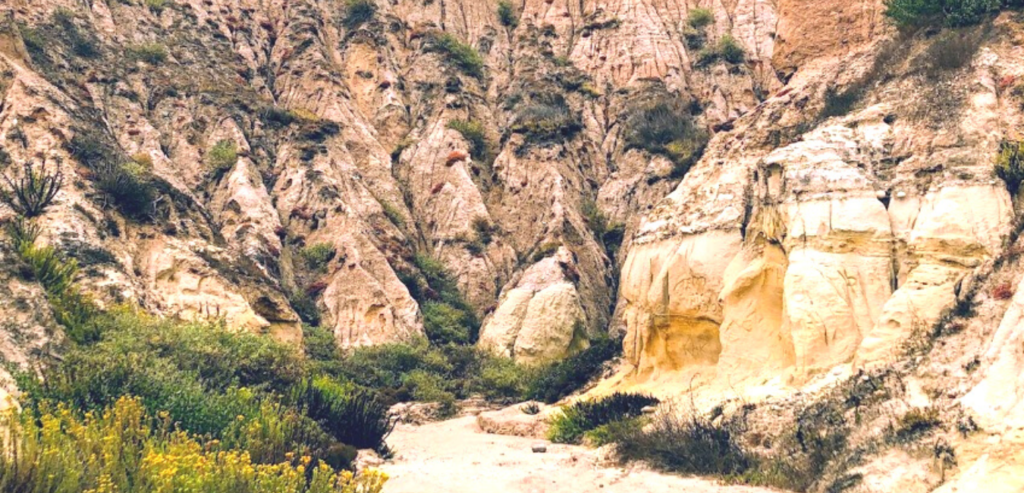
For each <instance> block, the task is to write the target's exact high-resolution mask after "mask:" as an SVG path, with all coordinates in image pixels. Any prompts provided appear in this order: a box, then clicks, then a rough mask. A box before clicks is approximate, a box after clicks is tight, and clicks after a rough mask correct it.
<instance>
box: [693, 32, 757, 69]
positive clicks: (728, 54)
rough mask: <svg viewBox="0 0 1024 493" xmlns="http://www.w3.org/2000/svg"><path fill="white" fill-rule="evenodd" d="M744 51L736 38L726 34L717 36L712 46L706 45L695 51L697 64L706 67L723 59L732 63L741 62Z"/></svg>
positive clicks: (744, 56)
mask: <svg viewBox="0 0 1024 493" xmlns="http://www.w3.org/2000/svg"><path fill="white" fill-rule="evenodd" d="M745 58H746V52H745V51H744V50H743V47H742V46H741V45H740V43H739V41H737V40H736V38H734V37H732V35H731V34H726V35H725V36H722V37H721V38H719V40H718V43H717V44H716V45H715V46H714V47H708V48H705V49H703V50H701V51H700V52H699V53H697V66H698V67H707V66H708V65H711V64H713V63H715V62H718V61H724V62H726V63H731V64H733V65H738V64H740V63H743V60H744V59H745Z"/></svg>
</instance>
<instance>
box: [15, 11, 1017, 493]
mask: <svg viewBox="0 0 1024 493" xmlns="http://www.w3.org/2000/svg"><path fill="white" fill-rule="evenodd" d="M359 4H360V2H353V1H348V2H346V1H341V0H297V1H287V0H175V1H156V0H147V1H141V0H107V1H104V0H87V1H78V0H44V1H33V0H9V1H8V2H5V3H4V5H3V6H0V147H2V149H3V153H0V158H2V159H0V164H2V165H3V166H4V170H5V171H8V170H9V171H10V172H12V173H16V172H17V170H18V169H19V168H18V165H17V163H24V162H30V161H31V162H41V161H44V160H45V161H46V162H48V163H51V164H55V165H58V166H60V168H61V169H62V170H63V172H64V174H65V175H66V176H67V177H69V180H68V186H66V187H64V189H63V190H62V192H61V193H60V194H59V196H58V198H57V201H56V203H55V205H54V206H53V207H52V208H51V210H50V211H49V212H48V213H47V214H46V215H45V216H44V217H43V218H42V223H43V225H44V240H45V241H46V242H48V243H49V244H52V245H55V246H57V247H58V248H59V249H61V250H62V251H64V252H66V253H67V254H68V255H70V256H72V257H74V258H76V259H77V260H78V261H79V263H80V264H81V265H83V267H84V269H83V271H84V276H83V278H82V279H81V280H80V282H81V284H82V285H83V286H84V287H86V288H87V290H88V291H89V292H90V293H91V294H92V295H94V296H95V297H96V298H97V299H98V300H99V301H100V302H102V303H105V304H114V303H118V302H122V301H125V300H131V301H133V302H137V303H138V304H140V305H141V306H143V307H144V308H145V309H147V310H149V311H152V312H155V313H160V314H163V315H166V316H178V317H183V318H193V317H223V318H225V319H226V320H227V322H228V323H230V324H232V325H233V326H238V327H245V328H248V329H251V330H257V331H265V332H268V333H271V334H273V335H275V336H277V337H280V338H282V339H286V340H296V339H298V338H299V337H301V331H300V330H299V327H300V324H301V323H302V322H303V321H306V322H311V321H319V322H320V323H321V324H322V325H325V326H329V327H332V328H333V330H334V333H335V336H336V339H337V341H338V343H339V344H340V345H342V346H353V345H366V344H375V343H381V342H387V341H396V340H403V339H407V338H409V337H412V336H415V335H417V334H421V333H422V332H423V317H422V313H421V310H422V308H423V306H424V304H425V303H426V302H428V301H430V300H431V299H433V298H432V296H434V295H435V294H436V293H432V292H430V289H429V287H427V288H426V289H423V288H424V286H422V282H421V278H422V277H423V273H422V272H420V270H421V267H422V265H419V264H418V262H417V258H420V257H424V256H425V257H427V258H430V259H433V260H436V261H437V262H440V264H441V265H442V266H443V267H444V268H445V269H446V270H447V271H448V272H450V273H451V274H452V276H453V278H454V279H455V281H456V284H457V287H458V290H459V292H460V293H461V296H462V297H464V299H465V301H466V303H467V305H468V306H469V307H470V308H471V309H472V310H473V311H474V312H475V315H476V316H478V317H479V318H480V319H481V320H482V327H481V330H480V344H481V345H482V346H485V347H487V348H489V349H491V350H493V351H495V352H499V353H503V354H507V355H510V356H514V357H516V358H517V359H518V360H520V361H524V362H534V361H543V360H549V359H554V358H558V357H561V356H563V355H565V354H566V353H567V352H570V351H575V350H578V349H579V348H582V347H585V346H586V345H587V344H588V343H589V341H590V340H592V339H593V338H595V337H599V336H603V335H604V334H605V333H606V332H608V333H611V334H612V335H622V336H624V338H625V342H624V351H625V359H626V360H627V364H626V365H624V366H625V368H623V370H622V372H621V374H620V375H618V376H617V377H616V378H615V379H614V381H612V382H609V383H608V386H609V387H611V386H629V387H633V388H641V389H649V390H653V391H656V392H661V393H668V394H672V393H676V392H681V391H684V390H687V389H690V388H693V387H694V386H697V387H703V388H706V389H707V390H706V392H705V395H706V396H708V399H711V400H712V401H713V400H716V399H718V400H720V399H721V398H722V397H723V392H726V390H723V389H727V390H728V392H735V393H738V394H740V395H743V396H747V397H750V396H758V397H761V396H776V397H778V398H786V397H787V396H791V395H792V392H794V391H796V390H798V389H801V388H804V389H807V388H818V387H815V385H824V383H832V382H835V381H838V380H840V379H841V378H843V377H846V376H849V375H851V374H855V372H857V371H860V370H875V369H878V368H886V367H888V366H889V365H893V364H900V363H901V362H905V358H903V356H904V355H905V354H906V353H905V349H906V346H907V344H908V343H912V342H913V341H915V340H917V337H918V336H920V335H921V334H924V333H930V331H932V330H933V328H934V327H935V326H936V325H942V324H946V323H947V322H949V320H948V313H949V311H950V310H951V309H953V308H955V307H956V306H958V304H960V303H963V302H965V300H971V299H973V297H976V296H978V293H983V294H984V293H985V292H986V290H987V289H990V288H991V287H992V286H994V284H993V283H996V282H997V281H996V280H992V279H989V278H988V277H985V276H986V275H988V274H990V273H992V272H996V274H998V276H1003V277H1001V278H999V279H998V282H999V283H1011V284H1013V285H1016V284H1017V283H1018V282H1020V279H1019V277H1020V276H1018V275H1015V274H1013V269H1012V266H1013V264H1014V263H1015V262H1016V261H1015V260H1012V261H1010V262H1008V263H1007V262H1005V261H1002V263H999V262H1001V261H1000V260H999V259H1005V258H1006V256H1007V255H1008V254H1009V253H1010V250H1012V246H1013V241H1015V239H1016V231H1015V228H1014V224H1015V207H1014V203H1015V202H1014V201H1015V199H1016V197H1011V195H1010V193H1009V192H1008V191H1007V186H1006V184H1005V183H1004V182H1003V181H1002V180H1001V179H999V178H997V177H996V176H995V174H994V173H993V166H992V163H993V160H994V157H995V156H996V154H997V153H998V152H999V149H1000V145H1001V143H1002V142H1004V141H1006V140H1015V139H1019V138H1020V128H1021V127H1020V125H1021V102H1020V96H1019V94H1020V92H1019V91H1018V90H1016V87H1017V84H1018V82H1017V81H1018V79H1019V78H1020V77H1022V76H1024V65H1022V64H1021V63H1020V62H1019V56H1020V47H1019V43H1020V39H1021V36H1022V30H1021V27H1020V23H1019V22H1018V21H1017V20H1016V19H1015V18H1014V16H1013V14H1010V13H1004V14H1003V15H1001V16H1000V17H999V18H997V19H996V20H995V21H994V22H993V23H991V24H986V25H985V26H981V27H977V28H972V29H969V30H966V31H964V32H962V33H960V34H958V35H955V36H953V37H951V36H946V35H939V34H936V33H923V34H918V35H916V36H912V37H907V36H904V35H901V34H899V33H897V32H896V30H895V29H893V28H892V27H890V26H888V25H887V24H886V23H885V20H884V18H883V16H882V10H883V8H884V7H883V5H882V2H881V1H880V0H857V1H853V2H840V1H811V0H726V1H718V0H714V1H711V0H699V1H693V0H688V1H680V0H600V1H598V0H594V1H591V0H584V1H581V2H555V1H552V0H522V1H515V2H511V3H509V4H507V5H509V6H511V7H512V8H511V17H509V18H503V17H501V16H499V15H498V14H497V12H498V10H499V2H497V1H496V0H495V1H480V0H392V1H387V2H384V1H378V2H374V3H372V9H370V10H369V11H368V12H369V14H368V15H365V16H360V15H356V14H359V12H357V11H355V10H354V9H355V8H356V7H357V6H358V5H359ZM363 5H364V6H365V5H366V4H363ZM698 8H699V9H707V12H708V13H709V14H710V19H709V20H707V21H705V22H701V23H697V22H691V21H690V19H689V17H690V16H691V12H692V11H693V10H694V9H698ZM730 43H732V44H733V45H734V46H738V47H740V48H741V49H742V56H740V57H738V58H736V57H730V56H729V55H727V54H725V52H724V51H722V50H725V49H727V48H728V46H727V45H729V44H730ZM466 47H469V48H470V49H469V52H467V51H466V50H465V48H466ZM716 50H719V51H718V52H716ZM947 54H948V55H949V56H946V55H947ZM666 114H670V115H673V116H672V117H673V118H675V119H673V120H672V121H671V122H670V124H669V125H668V126H669V127H671V128H672V129H678V128H685V130H686V131H685V132H683V133H682V134H678V135H676V134H672V135H668V136H667V137H666V136H662V135H654V136H652V135H645V134H639V133H638V132H640V131H639V130H637V129H638V128H645V127H644V126H643V125H644V124H646V123H648V122H651V121H658V119H659V118H662V117H663V116H664V115H666ZM659 139H660V140H659ZM705 146H706V148H705ZM225 153H227V154H229V155H230V157H231V159H228V160H223V159H220V156H222V155H223V154H225ZM698 156H699V157H700V158H699V160H698V159H697V157H698ZM126 182H127V185H126V184H125V183H126ZM140 183H141V184H140ZM126 187H128V188H126ZM9 216H11V213H10V211H8V210H6V209H3V210H0V218H7V217H9ZM314 247H321V248H322V250H321V251H322V252H328V251H329V252H330V254H329V255H326V256H324V257H323V258H322V259H321V261H318V262H311V261H309V260H308V257H309V255H307V252H308V251H309V249H310V248H314ZM4 253H5V254H6V252H4ZM997 263H999V268H998V269H997V268H996V267H994V266H995V264H997ZM5 265H6V264H5ZM1006 265H1009V267H1006ZM0 275H2V276H5V278H7V279H8V281H5V282H4V283H3V285H4V286H5V287H4V288H3V289H0V299H2V300H3V303H2V305H0V313H2V314H3V318H4V320H5V322H4V325H3V330H2V335H3V337H4V339H5V340H4V341H3V343H2V344H0V353H2V355H3V358H4V360H5V361H8V362H14V363H19V364H20V363H27V362H28V361H29V360H31V359H32V358H35V357H38V356H40V355H43V354H46V353H48V352H51V351H52V347H53V346H55V345H59V342H60V336H59V335H56V336H55V335H54V334H59V331H57V330H56V327H55V324H54V322H53V320H52V317H50V316H49V314H48V313H46V310H45V308H44V306H45V303H43V302H42V300H43V294H42V293H41V291H40V290H39V289H38V287H37V286H34V285H32V284H31V283H27V282H23V281H22V280H19V279H18V278H17V276H16V273H13V272H0ZM993 275H995V274H993ZM998 276H997V277H998ZM1004 278H1005V279H1004ZM986 283H988V284H986ZM1016 298H1019V296H1018V297H1016ZM1016 298H1014V299H1013V300H1012V301H1009V302H1006V301H1005V300H1000V302H999V303H996V302H994V301H993V302H992V303H991V304H992V306H990V307H988V309H987V310H988V311H986V312H985V315H984V317H982V316H979V317H976V318H970V317H964V318H965V320H973V322H970V324H967V322H964V324H967V325H970V326H971V327H973V328H974V329H976V330H965V331H962V332H959V333H958V334H959V335H958V336H957V337H959V338H960V339H957V340H955V341H952V342H950V343H949V344H948V345H949V347H946V346H943V348H944V349H941V350H940V349H931V348H930V349H929V351H931V352H925V353H924V354H926V355H928V358H932V359H934V360H935V361H939V362H936V363H928V364H924V363H922V364H921V365H920V366H919V367H917V366H916V367H914V368H913V369H905V373H908V374H910V373H912V372H920V371H925V370H920V369H919V368H933V370H934V367H933V366H929V365H938V366H939V367H941V369H939V370H934V372H937V373H939V374H942V373H943V372H952V373H955V374H956V378H954V379H953V380H955V383H950V381H947V380H943V378H947V377H948V375H945V374H943V375H944V376H943V377H942V378H940V379H939V380H937V381H941V382H942V385H952V386H954V387H956V391H955V392H952V393H951V394H950V395H947V396H946V397H944V399H945V400H944V401H942V402H944V403H945V404H948V406H947V407H949V408H953V407H956V408H958V409H959V407H960V406H962V407H963V408H965V409H968V410H970V411H971V412H972V413H973V415H974V416H976V419H977V420H978V421H980V422H983V424H982V426H983V429H985V430H986V433H990V434H991V435H990V436H994V437H998V441H999V444H998V446H992V447H989V445H988V444H987V442H985V443H982V442H984V440H982V439H980V438H977V436H975V437H974V438H971V439H969V440H968V439H966V438H965V439H964V440H961V441H959V442H957V443H961V442H962V443H963V447H964V449H963V450H965V452H964V455H963V456H964V457H966V459H964V461H962V463H961V464H960V468H959V469H958V472H957V473H956V474H957V475H956V476H955V477H956V479H955V480H954V481H953V482H951V483H949V484H950V485H956V484H957V483H956V481H960V482H961V483H960V484H961V485H962V486H960V488H962V489H961V491H963V490H964V489H963V488H966V489H967V490H969V489H971V488H972V487H974V486H971V485H975V486H977V485H978V484H982V483H972V482H971V481H982V480H983V479H985V478H986V477H996V476H994V475H996V474H997V473H996V472H993V471H1015V470H1016V469H1013V467H1016V465H1018V464H1019V462H1020V460H1021V457H1019V454H1018V455H1014V454H1016V452H1013V450H1015V449H1014V447H1016V446H1017V445H1019V443H1020V441H1021V440H1024V438H1022V437H1024V435H1022V434H1021V430H1022V429H1024V418H1022V416H1021V413H1022V412H1024V405H1021V404H1020V403H1019V402H1018V401H1020V400H1021V399H1018V398H1017V397H1013V398H1005V399H1002V398H999V396H1004V397H1005V396H1020V395H1021V392H1024V383H1022V382H1021V381H1020V378H1019V374H1020V367H1021V365H1022V364H1024V362H1022V361H1020V354H1019V351H1017V350H1016V349H1014V348H1018V349H1019V345H1020V341H1019V339H1020V337H1021V336H1020V332H1021V329H1020V327H1019V325H1020V324H1019V323H1018V322H1019V320H1018V319H1019V318H1020V313H1019V311H1020V310H1019V308H1020V307H1019V306H1018V305H1020V304H1021V303H1022V301H1021V300H1018V299H1016ZM1007 305H1008V307H1007ZM1004 312H1005V315H1004ZM1000 320H1001V322H1000ZM985 327H988V329H986V328H985ZM995 327H998V330H995ZM989 329H992V330H989ZM961 339H962V340H961ZM954 348H956V349H954ZM942 351H946V352H958V351H959V352H962V353H963V354H961V355H959V356H958V357H955V358H954V357H952V356H949V355H948V354H946V353H943V352H942ZM975 356H977V363H976V364H974V367H976V368H978V369H977V371H976V372H975V371H973V370H972V371H971V372H966V371H963V369H962V368H963V365H964V364H966V362H968V361H973V358H975ZM964 358H970V359H966V360H965V359H964ZM929 361H931V360H929ZM951 361H952V362H951ZM943 365H945V366H943ZM958 369H959V370H958ZM901 371H904V370H901ZM927 371H932V370H927ZM961 373H962V374H961ZM968 373H969V374H968ZM823 382H824V383H823ZM933 383H934V382H933ZM935 385H937V386H938V385H939V384H938V383H935ZM825 386H827V385H825ZM730 395H733V394H730ZM938 401H939V400H936V402H938ZM929 402H930V401H929ZM929 405H930V404H929ZM880 460H881V459H880ZM890 460H892V459H891V458H890ZM970 461H975V462H970ZM972 464H973V465H972ZM865 467H866V466H865ZM879 467H882V466H879ZM880 470H881V469H880ZM865 474H866V475H867V476H870V471H869V472H866V473H865ZM1000 474H1001V473H1000ZM1006 474H1011V473H1006ZM1009 477H1010V476H1007V478H1009ZM972 478H973V479H972ZM978 478H981V479H978ZM948 479H949V477H945V476H944V477H942V478H941V480H948ZM941 480H940V481H932V480H929V481H930V482H926V483H927V484H929V485H931V486H935V485H937V484H938V482H941ZM908 481H909V480H908ZM1009 481H1010V480H1009V479H1007V480H1006V482H1002V483H1000V482H998V481H995V482H991V483H985V484H993V485H994V484H1005V485H1012V483H1010V482H1009ZM953 487H954V486H947V488H953ZM978 487H980V486H978ZM878 488H879V490H880V491H892V490H891V489H887V488H889V486H878ZM1007 488H1010V489H1007V490H1006V491H1016V490H1014V489H1012V486H1007ZM950 491H956V490H950ZM993 491H994V490H993Z"/></svg>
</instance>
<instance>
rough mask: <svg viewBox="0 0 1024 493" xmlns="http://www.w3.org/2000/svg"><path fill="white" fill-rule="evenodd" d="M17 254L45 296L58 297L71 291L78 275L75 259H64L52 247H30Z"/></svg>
mask: <svg viewBox="0 0 1024 493" xmlns="http://www.w3.org/2000/svg"><path fill="white" fill-rule="evenodd" d="M19 254H20V256H21V260H22V261H24V262H25V263H27V264H28V265H29V267H30V268H31V269H32V273H33V276H34V277H35V279H36V280H37V281H39V284H42V285H43V288H44V289H45V290H46V293H47V294H49V295H51V296H55V295H56V296H59V295H61V294H63V293H65V292H66V291H68V290H69V289H71V286H72V283H73V282H74V280H75V276H76V275H78V262H76V261H75V259H68V258H65V257H64V256H63V255H61V254H60V253H59V252H58V251H57V250H56V249H55V248H53V247H52V246H45V247H36V246H32V247H29V248H24V249H22V250H21V251H19Z"/></svg>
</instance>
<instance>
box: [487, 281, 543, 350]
mask: <svg viewBox="0 0 1024 493" xmlns="http://www.w3.org/2000/svg"><path fill="white" fill-rule="evenodd" d="M533 295H534V291H533V290H532V289H530V288H515V289H510V290H508V291H506V292H505V295H504V299H503V300H502V302H501V304H499V305H498V308H497V310H495V311H494V313H493V314H492V315H491V317H490V318H489V319H488V320H487V321H486V322H485V324H484V326H483V328H482V329H481V330H480V341H479V344H480V347H482V348H484V349H487V350H489V351H491V352H493V353H495V354H500V355H503V356H508V357H511V356H512V351H513V348H514V347H515V342H516V336H518V335H519V331H520V329H521V328H522V326H523V319H524V318H526V310H527V308H528V307H529V306H530V300H531V299H533Z"/></svg>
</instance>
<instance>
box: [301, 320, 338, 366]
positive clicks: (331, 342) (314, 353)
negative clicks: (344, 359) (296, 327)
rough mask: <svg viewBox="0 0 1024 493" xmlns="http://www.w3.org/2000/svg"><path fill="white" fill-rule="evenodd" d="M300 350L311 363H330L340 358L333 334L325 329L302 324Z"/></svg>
mask: <svg viewBox="0 0 1024 493" xmlns="http://www.w3.org/2000/svg"><path fill="white" fill-rule="evenodd" d="M302 349H303V352H304V353H305V354H306V358H308V359H310V360H313V361H324V362H331V361H336V360H338V359H339V358H341V350H340V349H339V348H338V341H337V340H336V339H335V338H334V332H333V331H331V329H328V328H326V327H318V326H314V325H308V324H304V325H303V326H302Z"/></svg>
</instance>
